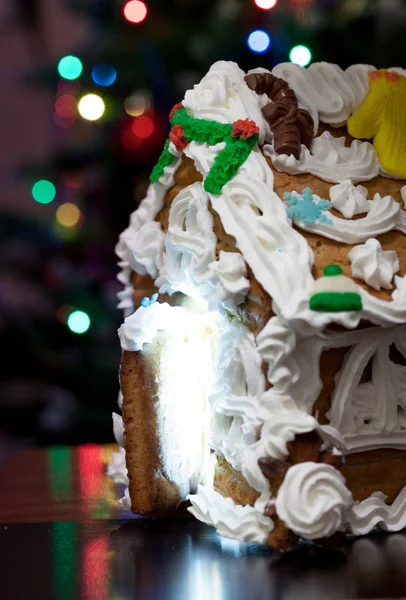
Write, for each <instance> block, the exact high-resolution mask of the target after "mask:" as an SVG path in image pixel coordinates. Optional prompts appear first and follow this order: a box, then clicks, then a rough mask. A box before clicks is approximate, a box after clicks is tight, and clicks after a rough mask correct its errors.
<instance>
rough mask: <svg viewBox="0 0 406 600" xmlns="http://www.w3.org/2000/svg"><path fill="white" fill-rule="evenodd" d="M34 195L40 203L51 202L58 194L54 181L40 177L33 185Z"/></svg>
mask: <svg viewBox="0 0 406 600" xmlns="http://www.w3.org/2000/svg"><path fill="white" fill-rule="evenodd" d="M31 193H32V197H33V198H34V200H35V201H36V202H39V203H40V204H49V203H50V202H52V200H53V199H54V198H55V196H56V189H55V186H54V184H53V183H51V182H50V181H47V180H46V179H40V181H37V182H36V183H34V185H33V186H32V191H31Z"/></svg>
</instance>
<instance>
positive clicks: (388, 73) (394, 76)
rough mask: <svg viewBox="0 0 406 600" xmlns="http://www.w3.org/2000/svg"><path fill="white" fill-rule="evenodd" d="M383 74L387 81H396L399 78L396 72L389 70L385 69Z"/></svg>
mask: <svg viewBox="0 0 406 600" xmlns="http://www.w3.org/2000/svg"><path fill="white" fill-rule="evenodd" d="M385 75H386V79H388V80H389V81H397V80H398V79H399V75H398V74H397V73H392V72H391V71H386V73H385Z"/></svg>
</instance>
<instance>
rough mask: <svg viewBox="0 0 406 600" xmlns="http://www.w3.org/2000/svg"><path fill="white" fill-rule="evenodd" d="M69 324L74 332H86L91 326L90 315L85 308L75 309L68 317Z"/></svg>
mask: <svg viewBox="0 0 406 600" xmlns="http://www.w3.org/2000/svg"><path fill="white" fill-rule="evenodd" d="M67 325H68V327H69V329H70V330H71V331H73V333H85V332H86V331H87V330H88V329H89V327H90V318H89V315H88V314H87V313H85V312H83V310H74V311H73V312H72V313H71V314H70V315H69V317H68V320H67Z"/></svg>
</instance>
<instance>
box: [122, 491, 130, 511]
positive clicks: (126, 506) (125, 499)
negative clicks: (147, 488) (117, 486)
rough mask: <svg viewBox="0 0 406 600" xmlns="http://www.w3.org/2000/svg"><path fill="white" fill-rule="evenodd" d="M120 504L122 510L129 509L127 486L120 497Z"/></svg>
mask: <svg viewBox="0 0 406 600" xmlns="http://www.w3.org/2000/svg"><path fill="white" fill-rule="evenodd" d="M120 506H121V508H122V509H123V510H131V498H130V491H129V489H128V487H127V488H125V491H124V496H123V497H122V498H121V499H120Z"/></svg>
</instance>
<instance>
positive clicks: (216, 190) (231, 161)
mask: <svg viewBox="0 0 406 600" xmlns="http://www.w3.org/2000/svg"><path fill="white" fill-rule="evenodd" d="M224 141H225V142H226V146H225V148H224V149H223V150H222V151H221V152H219V154H217V156H216V158H215V160H214V163H213V166H212V168H211V169H210V171H209V172H208V174H207V177H206V179H205V180H204V185H203V187H204V189H205V190H206V192H209V193H210V194H220V192H221V190H222V189H223V187H224V186H225V184H226V183H227V182H228V181H230V180H231V179H232V178H233V177H234V176H235V175H236V173H237V171H238V169H239V168H240V167H241V165H242V164H244V162H245V161H246V160H247V158H248V157H249V155H250V154H251V150H252V149H253V147H254V146H255V144H256V143H257V141H258V134H256V135H253V136H252V137H250V138H249V139H248V140H243V139H242V138H233V137H231V135H230V136H229V137H228V138H227V139H226V140H224Z"/></svg>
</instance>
